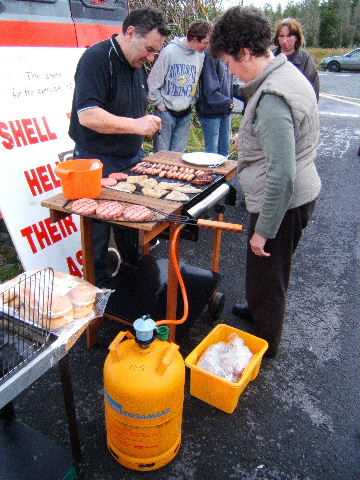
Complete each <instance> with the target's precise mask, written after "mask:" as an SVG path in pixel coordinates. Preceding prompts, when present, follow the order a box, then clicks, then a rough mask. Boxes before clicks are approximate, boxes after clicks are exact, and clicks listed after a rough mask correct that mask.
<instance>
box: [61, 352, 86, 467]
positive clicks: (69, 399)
mask: <svg viewBox="0 0 360 480" xmlns="http://www.w3.org/2000/svg"><path fill="white" fill-rule="evenodd" d="M59 370H60V378H61V383H62V388H63V394H64V404H65V411H66V416H67V419H68V427H69V435H70V444H71V452H72V456H73V459H74V461H75V462H79V461H80V460H81V447H80V439H79V432H78V427H77V421H76V411H75V404H74V394H73V388H72V382H71V375H70V368H69V358H68V355H65V356H64V357H63V358H62V359H61V360H60V361H59Z"/></svg>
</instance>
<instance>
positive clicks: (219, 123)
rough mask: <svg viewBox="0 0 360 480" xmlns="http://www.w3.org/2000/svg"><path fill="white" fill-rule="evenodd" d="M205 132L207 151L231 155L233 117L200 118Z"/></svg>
mask: <svg viewBox="0 0 360 480" xmlns="http://www.w3.org/2000/svg"><path fill="white" fill-rule="evenodd" d="M200 123H201V126H202V129H203V132H204V140H205V151H206V152H208V153H220V155H224V156H225V157H227V156H228V155H229V144H230V128H231V115H223V116H222V117H200Z"/></svg>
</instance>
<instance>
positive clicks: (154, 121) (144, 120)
mask: <svg viewBox="0 0 360 480" xmlns="http://www.w3.org/2000/svg"><path fill="white" fill-rule="evenodd" d="M135 124H136V132H135V133H136V134H137V135H146V136H150V137H152V136H153V135H154V134H155V133H156V132H158V131H159V130H160V128H161V118H159V117H157V116H156V115H145V116H144V117H140V118H137V119H135Z"/></svg>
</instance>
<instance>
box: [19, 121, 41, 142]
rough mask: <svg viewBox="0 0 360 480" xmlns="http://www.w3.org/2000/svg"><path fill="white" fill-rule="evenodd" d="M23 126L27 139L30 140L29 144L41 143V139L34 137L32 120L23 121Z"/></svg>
mask: <svg viewBox="0 0 360 480" xmlns="http://www.w3.org/2000/svg"><path fill="white" fill-rule="evenodd" d="M22 125H23V127H24V130H25V133H26V136H27V139H28V140H29V143H30V144H31V145H33V144H34V143H39V139H38V138H37V137H34V133H35V132H34V129H33V128H32V121H31V120H30V118H25V119H24V120H22Z"/></svg>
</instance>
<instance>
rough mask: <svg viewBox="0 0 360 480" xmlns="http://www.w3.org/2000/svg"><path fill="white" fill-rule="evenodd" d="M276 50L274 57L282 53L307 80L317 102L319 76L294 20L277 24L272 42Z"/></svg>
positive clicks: (290, 19)
mask: <svg viewBox="0 0 360 480" xmlns="http://www.w3.org/2000/svg"><path fill="white" fill-rule="evenodd" d="M273 42H274V44H275V45H276V46H277V48H276V49H275V50H274V52H273V53H274V55H275V56H277V55H279V54H280V53H284V54H285V55H286V56H287V59H288V60H289V62H291V63H292V64H293V65H295V67H297V68H298V69H299V70H300V72H302V73H303V74H304V75H305V77H306V78H307V79H308V80H309V82H310V83H311V85H312V86H313V89H314V91H315V95H316V98H317V101H319V89H320V86H319V74H318V72H317V69H316V65H315V62H314V59H313V58H312V56H311V55H310V54H309V52H307V51H306V50H305V49H304V48H303V47H304V43H305V39H304V34H303V29H302V26H301V23H300V22H298V21H297V20H295V18H285V19H284V20H280V22H279V23H278V24H277V27H276V31H275V36H274V40H273Z"/></svg>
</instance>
